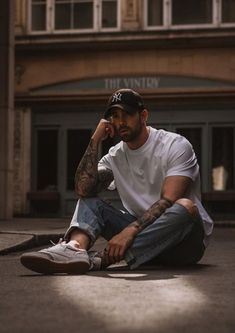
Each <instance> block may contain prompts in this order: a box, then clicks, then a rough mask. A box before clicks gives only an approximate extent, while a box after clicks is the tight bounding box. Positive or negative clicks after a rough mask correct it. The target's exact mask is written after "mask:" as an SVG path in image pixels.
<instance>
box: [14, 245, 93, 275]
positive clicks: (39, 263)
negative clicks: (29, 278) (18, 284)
mask: <svg viewBox="0 0 235 333" xmlns="http://www.w3.org/2000/svg"><path fill="white" fill-rule="evenodd" d="M78 246H79V244H78V243H77V242H76V241H70V242H69V243H66V242H60V243H58V244H57V245H54V246H51V247H49V248H48V249H43V250H41V251H38V252H29V253H24V254H23V255H22V256H21V258H20V261H21V263H22V265H24V266H25V267H26V268H28V269H30V270H32V271H34V272H37V273H42V274H55V273H67V274H84V273H86V272H87V271H89V269H91V266H92V265H91V260H90V259H89V256H88V253H87V251H86V250H83V249H80V248H78ZM97 264H98V263H97ZM96 266H97V265H96ZM98 266H99V265H98ZM98 266H97V269H98Z"/></svg>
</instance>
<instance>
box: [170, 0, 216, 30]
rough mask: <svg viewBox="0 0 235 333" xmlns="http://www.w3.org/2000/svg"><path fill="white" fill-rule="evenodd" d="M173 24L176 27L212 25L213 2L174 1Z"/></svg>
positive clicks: (197, 0)
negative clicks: (183, 25)
mask: <svg viewBox="0 0 235 333" xmlns="http://www.w3.org/2000/svg"><path fill="white" fill-rule="evenodd" d="M172 23H173V24H174V25H182V24H206V23H212V0H180V1H179V0H173V2H172Z"/></svg>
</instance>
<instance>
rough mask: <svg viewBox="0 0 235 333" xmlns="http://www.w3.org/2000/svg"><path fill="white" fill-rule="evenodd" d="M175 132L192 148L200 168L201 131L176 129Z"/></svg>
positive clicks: (197, 129)
mask: <svg viewBox="0 0 235 333" xmlns="http://www.w3.org/2000/svg"><path fill="white" fill-rule="evenodd" d="M176 132H177V133H179V134H181V135H183V136H184V137H185V138H186V139H188V141H189V142H190V143H191V145H192V146H193V149H194V151H195V154H196V156H197V161H198V164H199V166H200V167H201V161H202V158H201V157H202V151H201V147H202V144H201V143H202V129H201V128H177V129H176Z"/></svg>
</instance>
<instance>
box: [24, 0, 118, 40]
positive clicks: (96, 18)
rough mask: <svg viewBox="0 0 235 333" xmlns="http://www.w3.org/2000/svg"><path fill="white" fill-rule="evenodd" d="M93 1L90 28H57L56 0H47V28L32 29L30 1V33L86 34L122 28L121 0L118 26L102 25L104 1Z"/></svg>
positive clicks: (30, 4) (29, 5) (29, 3)
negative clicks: (91, 24)
mask: <svg viewBox="0 0 235 333" xmlns="http://www.w3.org/2000/svg"><path fill="white" fill-rule="evenodd" d="M92 1H93V27H92V28H88V29H58V30H56V29H55V0H46V29H45V30H37V31H35V30H32V0H30V1H28V8H27V10H28V24H27V26H28V29H27V30H28V33H29V34H31V35H42V34H43V35H47V34H54V35H57V34H68V33H69V34H76V33H79V34H85V33H91V32H117V31H120V28H121V0H116V1H117V26H116V27H108V28H107V27H105V28H103V27H102V1H103V0H92Z"/></svg>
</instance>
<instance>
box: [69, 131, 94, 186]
mask: <svg viewBox="0 0 235 333" xmlns="http://www.w3.org/2000/svg"><path fill="white" fill-rule="evenodd" d="M90 137H91V130H87V129H79V130H78V129H70V130H68V131H67V189H68V190H74V176H75V172H76V170H77V167H78V164H79V162H80V160H81V158H82V156H83V155H84V153H85V151H86V148H87V146H88V143H89V141H90Z"/></svg>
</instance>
